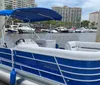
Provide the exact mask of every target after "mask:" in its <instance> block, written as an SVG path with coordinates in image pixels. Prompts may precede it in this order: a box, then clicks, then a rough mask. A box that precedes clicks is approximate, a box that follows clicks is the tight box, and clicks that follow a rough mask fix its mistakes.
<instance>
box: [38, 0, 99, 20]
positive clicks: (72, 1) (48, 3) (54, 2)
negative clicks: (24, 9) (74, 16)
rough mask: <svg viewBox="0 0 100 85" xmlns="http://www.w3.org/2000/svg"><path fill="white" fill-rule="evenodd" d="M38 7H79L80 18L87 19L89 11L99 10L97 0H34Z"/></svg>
mask: <svg viewBox="0 0 100 85" xmlns="http://www.w3.org/2000/svg"><path fill="white" fill-rule="evenodd" d="M36 3H37V5H38V6H39V7H46V8H51V7H52V6H65V5H66V6H69V7H81V8H82V19H88V16H89V13H91V12H94V11H98V10H100V3H99V0H36Z"/></svg>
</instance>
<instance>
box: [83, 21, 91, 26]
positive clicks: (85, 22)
mask: <svg viewBox="0 0 100 85" xmlns="http://www.w3.org/2000/svg"><path fill="white" fill-rule="evenodd" d="M89 23H90V21H88V20H84V21H82V22H81V27H89Z"/></svg>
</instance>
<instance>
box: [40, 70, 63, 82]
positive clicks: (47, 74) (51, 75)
mask: <svg viewBox="0 0 100 85" xmlns="http://www.w3.org/2000/svg"><path fill="white" fill-rule="evenodd" d="M40 73H41V76H42V77H46V78H49V79H52V80H55V81H58V82H61V83H64V81H63V78H62V77H60V76H56V75H53V74H49V73H45V72H41V71H40Z"/></svg>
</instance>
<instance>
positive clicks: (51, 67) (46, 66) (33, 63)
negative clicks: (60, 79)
mask: <svg viewBox="0 0 100 85" xmlns="http://www.w3.org/2000/svg"><path fill="white" fill-rule="evenodd" d="M15 62H18V63H21V64H24V65H27V66H30V67H33V68H37V69H41V70H44V71H48V72H52V73H55V74H59V75H61V74H60V71H59V69H58V66H57V65H55V64H51V63H45V62H41V61H37V60H31V59H26V58H22V57H18V56H15Z"/></svg>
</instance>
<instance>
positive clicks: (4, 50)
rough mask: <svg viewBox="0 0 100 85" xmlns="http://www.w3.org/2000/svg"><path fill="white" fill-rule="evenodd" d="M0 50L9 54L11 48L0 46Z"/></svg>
mask: <svg viewBox="0 0 100 85" xmlns="http://www.w3.org/2000/svg"><path fill="white" fill-rule="evenodd" d="M0 52H4V53H9V54H11V50H10V49H6V48H0Z"/></svg>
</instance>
